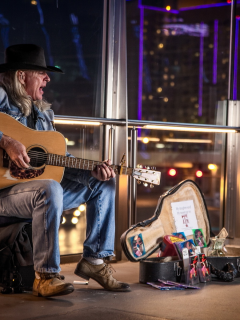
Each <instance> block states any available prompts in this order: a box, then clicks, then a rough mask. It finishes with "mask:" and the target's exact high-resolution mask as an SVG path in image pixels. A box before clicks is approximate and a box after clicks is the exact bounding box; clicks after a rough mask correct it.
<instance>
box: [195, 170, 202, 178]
mask: <svg viewBox="0 0 240 320" xmlns="http://www.w3.org/2000/svg"><path fill="white" fill-rule="evenodd" d="M202 176H203V172H202V171H201V170H198V171H196V177H198V178H201V177H202Z"/></svg>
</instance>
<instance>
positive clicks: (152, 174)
mask: <svg viewBox="0 0 240 320" xmlns="http://www.w3.org/2000/svg"><path fill="white" fill-rule="evenodd" d="M151 169H153V168H150V167H145V168H143V167H142V166H139V167H137V168H134V169H133V173H132V176H133V177H134V178H135V179H137V180H138V183H139V184H140V183H141V182H143V185H144V186H145V187H147V186H148V184H150V188H153V187H154V184H156V185H159V184H160V178H161V172H159V171H156V170H151Z"/></svg>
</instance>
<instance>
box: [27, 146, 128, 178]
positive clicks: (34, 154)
mask: <svg viewBox="0 0 240 320" xmlns="http://www.w3.org/2000/svg"><path fill="white" fill-rule="evenodd" d="M28 155H29V156H30V157H31V158H32V159H31V160H33V161H34V160H47V158H48V156H49V154H47V153H44V152H39V151H34V150H30V151H29V152H28ZM51 155H52V156H54V157H63V158H65V159H64V161H66V160H68V162H72V163H73V162H81V161H82V160H83V159H78V158H71V157H67V156H61V155H55V154H51ZM55 161H56V162H59V161H61V159H55ZM86 161H87V163H86ZM95 162H96V161H94V160H85V163H82V165H83V166H89V165H93V164H94V165H97V164H101V163H102V162H97V164H95ZM114 166H116V165H112V167H114ZM116 167H118V166H116ZM123 169H124V171H125V172H127V173H129V172H130V173H131V172H132V168H127V167H123ZM115 170H117V168H115Z"/></svg>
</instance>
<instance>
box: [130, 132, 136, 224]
mask: <svg viewBox="0 0 240 320" xmlns="http://www.w3.org/2000/svg"><path fill="white" fill-rule="evenodd" d="M136 165H137V129H136V128H135V127H133V129H131V163H130V166H131V167H132V168H135V167H136ZM129 188H130V190H129V191H130V192H129V193H130V197H129V217H128V223H129V227H130V226H131V225H132V224H135V223H137V182H136V180H135V179H134V178H133V177H130V184H129Z"/></svg>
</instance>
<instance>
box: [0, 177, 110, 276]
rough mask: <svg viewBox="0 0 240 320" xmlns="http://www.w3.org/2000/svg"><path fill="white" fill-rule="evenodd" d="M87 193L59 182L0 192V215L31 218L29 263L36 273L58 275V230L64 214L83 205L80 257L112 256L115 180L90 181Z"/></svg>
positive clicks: (40, 182)
mask: <svg viewBox="0 0 240 320" xmlns="http://www.w3.org/2000/svg"><path fill="white" fill-rule="evenodd" d="M89 184H90V186H91V189H90V188H88V187H86V186H84V185H83V184H81V183H78V182H74V181H71V180H68V179H66V178H63V181H62V182H61V184H59V183H58V182H56V181H54V180H35V181H30V182H25V183H20V184H18V185H15V186H13V187H10V188H7V189H3V190H1V191H0V215H1V216H15V217H20V218H32V234H33V261H34V269H35V270H36V271H38V272H59V271H60V270H61V269H60V266H59V264H60V254H59V242H58V229H59V225H60V218H61V215H62V212H63V211H64V210H68V209H71V208H75V207H78V206H79V205H80V204H81V203H85V202H86V203H87V213H86V215H87V231H86V240H85V242H84V245H83V247H84V249H83V256H84V257H95V258H104V257H108V256H112V255H113V250H114V237H115V179H110V180H109V181H104V182H103V181H98V180H97V179H95V178H93V177H92V178H90V180H89Z"/></svg>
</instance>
